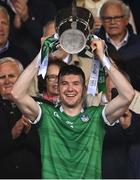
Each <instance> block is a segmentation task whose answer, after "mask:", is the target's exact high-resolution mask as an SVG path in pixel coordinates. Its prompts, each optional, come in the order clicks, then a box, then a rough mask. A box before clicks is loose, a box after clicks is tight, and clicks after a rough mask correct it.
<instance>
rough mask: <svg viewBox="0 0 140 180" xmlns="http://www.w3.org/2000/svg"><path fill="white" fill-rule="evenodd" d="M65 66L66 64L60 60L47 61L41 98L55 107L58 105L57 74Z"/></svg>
mask: <svg viewBox="0 0 140 180" xmlns="http://www.w3.org/2000/svg"><path fill="white" fill-rule="evenodd" d="M66 65H67V64H66V63H64V62H63V61H60V60H49V63H48V68H47V73H46V76H45V82H44V83H45V89H44V91H43V98H44V99H45V100H47V101H50V102H52V103H54V104H56V105H57V104H58V103H59V92H58V74H59V71H60V69H61V68H62V67H63V66H66Z"/></svg>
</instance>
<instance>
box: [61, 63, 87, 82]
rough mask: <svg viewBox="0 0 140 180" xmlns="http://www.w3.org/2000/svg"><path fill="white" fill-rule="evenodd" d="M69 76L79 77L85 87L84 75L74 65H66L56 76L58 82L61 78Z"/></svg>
mask: <svg viewBox="0 0 140 180" xmlns="http://www.w3.org/2000/svg"><path fill="white" fill-rule="evenodd" d="M71 74H73V75H79V76H80V77H81V79H82V81H83V85H85V74H84V72H83V70H82V69H81V68H80V67H77V66H75V65H67V66H65V67H62V68H61V70H60V72H59V74H58V81H59V80H60V78H61V77H63V76H65V75H71Z"/></svg>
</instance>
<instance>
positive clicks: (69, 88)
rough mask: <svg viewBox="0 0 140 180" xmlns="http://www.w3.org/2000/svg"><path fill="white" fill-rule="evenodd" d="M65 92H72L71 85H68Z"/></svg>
mask: <svg viewBox="0 0 140 180" xmlns="http://www.w3.org/2000/svg"><path fill="white" fill-rule="evenodd" d="M67 90H68V91H70V92H71V91H73V87H72V85H71V84H69V85H68V88H67Z"/></svg>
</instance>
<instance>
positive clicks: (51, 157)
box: [11, 40, 134, 179]
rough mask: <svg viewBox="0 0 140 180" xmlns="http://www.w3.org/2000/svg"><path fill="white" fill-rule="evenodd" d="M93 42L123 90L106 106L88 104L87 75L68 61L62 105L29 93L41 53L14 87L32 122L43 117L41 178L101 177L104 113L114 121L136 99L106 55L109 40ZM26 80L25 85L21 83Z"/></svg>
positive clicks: (61, 78) (15, 96)
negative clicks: (86, 105)
mask: <svg viewBox="0 0 140 180" xmlns="http://www.w3.org/2000/svg"><path fill="white" fill-rule="evenodd" d="M92 46H96V55H98V57H99V60H100V61H101V62H102V63H103V64H104V66H105V68H106V70H107V72H108V73H109V75H110V76H111V78H112V80H113V82H114V83H115V86H117V89H118V92H119V95H118V96H117V97H116V98H114V100H113V101H111V102H109V103H108V104H107V106H106V107H105V109H104V110H103V107H101V106H99V107H91V108H87V109H85V110H84V109H83V97H84V93H85V76H84V73H83V71H82V70H81V69H80V68H78V67H76V66H74V65H68V66H66V67H63V68H62V69H61V71H60V73H59V77H58V89H59V93H60V100H61V103H62V105H61V107H60V109H59V108H58V109H57V108H54V107H52V106H50V105H48V104H44V103H41V104H40V105H38V103H36V102H35V101H33V99H32V98H31V97H30V96H28V94H27V89H28V86H29V84H30V82H31V81H32V78H33V77H34V75H35V74H36V72H37V71H38V68H37V66H38V63H37V61H36V59H35V60H34V61H33V62H32V63H31V64H30V65H29V66H28V67H27V69H26V70H25V71H24V72H23V73H22V75H21V76H20V78H19V79H18V81H17V83H16V84H15V86H14V88H13V91H12V94H11V95H12V99H13V100H14V101H15V102H16V104H17V105H18V106H20V108H21V109H22V112H24V113H25V114H26V116H27V117H28V118H29V119H30V122H32V123H35V122H34V121H35V120H36V121H39V120H41V121H40V122H39V124H38V127H39V133H40V136H41V150H42V151H41V153H42V154H41V155H42V163H43V164H42V165H43V167H42V178H55V179H56V178H57V179H63V178H64V179H65V178H68V179H69V178H73V179H82V178H85V179H86V178H87V179H90V178H93V179H95V178H97V179H98V178H101V153H102V142H103V138H104V134H105V127H104V122H103V119H104V120H105V119H106V120H107V119H108V120H107V121H106V120H105V121H106V122H107V123H108V124H112V123H113V122H114V119H117V118H118V117H120V116H121V115H122V114H123V113H124V112H125V110H126V108H127V107H128V105H129V104H130V102H131V101H132V99H133V96H134V91H133V88H132V86H131V85H130V84H129V83H128V81H127V80H126V79H125V78H124V76H123V75H122V74H121V73H120V72H119V71H118V70H117V69H116V68H115V67H114V66H113V65H112V64H111V63H110V62H109V61H108V60H107V59H106V58H105V56H104V41H102V40H94V41H93V42H92ZM29 75H30V76H29ZM27 77H28V78H27ZM25 82H26V83H25ZM23 83H24V88H22V89H21V84H23ZM102 110H103V114H104V115H103V117H104V118H103V117H102ZM105 117H106V118H105Z"/></svg>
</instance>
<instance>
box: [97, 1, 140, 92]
mask: <svg viewBox="0 0 140 180" xmlns="http://www.w3.org/2000/svg"><path fill="white" fill-rule="evenodd" d="M100 18H101V20H102V24H103V26H102V28H101V29H100V32H99V34H98V36H100V37H101V38H102V39H104V40H105V41H106V44H107V46H108V51H109V53H110V56H113V59H114V60H116V63H117V65H119V68H122V70H123V71H125V72H126V73H127V74H128V75H129V77H130V80H131V83H132V85H133V87H134V88H135V89H136V90H138V91H139V90H140V83H139V82H140V78H139V77H140V74H139V70H138V67H140V61H139V59H140V51H138V49H139V47H140V37H139V36H138V35H136V34H134V33H133V31H132V28H131V26H130V24H129V18H130V9H129V7H128V6H127V5H126V4H124V3H123V2H122V1H118V0H109V1H107V2H105V3H104V5H103V6H102V8H101V10H100Z"/></svg>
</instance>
